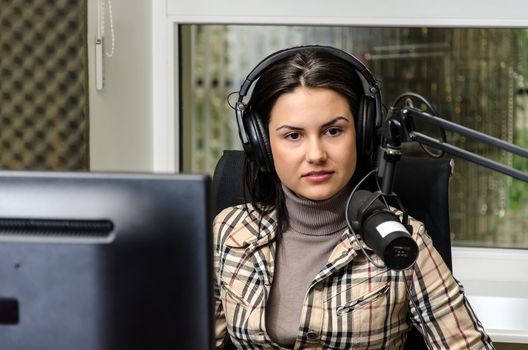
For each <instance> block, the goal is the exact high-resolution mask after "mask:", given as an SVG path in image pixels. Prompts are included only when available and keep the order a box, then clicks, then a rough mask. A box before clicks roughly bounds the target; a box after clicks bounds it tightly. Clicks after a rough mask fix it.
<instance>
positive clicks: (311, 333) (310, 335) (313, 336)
mask: <svg viewBox="0 0 528 350" xmlns="http://www.w3.org/2000/svg"><path fill="white" fill-rule="evenodd" d="M306 336H307V337H308V339H310V340H315V339H317V333H316V332H315V331H308V333H306Z"/></svg>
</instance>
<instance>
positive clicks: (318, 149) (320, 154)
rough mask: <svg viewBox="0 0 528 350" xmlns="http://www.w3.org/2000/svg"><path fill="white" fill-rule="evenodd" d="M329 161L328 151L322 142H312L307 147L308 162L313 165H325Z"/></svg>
mask: <svg viewBox="0 0 528 350" xmlns="http://www.w3.org/2000/svg"><path fill="white" fill-rule="evenodd" d="M326 159H327V154H326V150H325V149H324V145H323V144H322V143H321V141H320V140H310V141H309V142H308V143H307V147H306V161H307V162H309V163H312V164H321V163H324V162H325V161H326Z"/></svg>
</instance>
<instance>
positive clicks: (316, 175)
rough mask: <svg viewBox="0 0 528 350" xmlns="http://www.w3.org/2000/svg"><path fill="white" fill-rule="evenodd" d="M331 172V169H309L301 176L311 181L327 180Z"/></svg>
mask: <svg viewBox="0 0 528 350" xmlns="http://www.w3.org/2000/svg"><path fill="white" fill-rule="evenodd" d="M333 174H334V172H333V171H310V172H309V173H306V174H304V175H303V176H302V177H303V178H304V179H305V180H306V181H308V182H311V183H321V182H325V181H327V180H328V179H329V178H330V177H331V176H332V175H333Z"/></svg>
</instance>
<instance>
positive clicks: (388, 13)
mask: <svg viewBox="0 0 528 350" xmlns="http://www.w3.org/2000/svg"><path fill="white" fill-rule="evenodd" d="M152 10H153V11H152V16H153V17H152V20H153V21H152V22H153V38H152V40H153V47H152V52H153V95H152V97H153V118H154V152H153V155H154V170H155V171H162V172H175V171H178V170H179V169H180V168H179V164H180V163H181V161H180V153H181V149H180V142H179V133H180V127H179V126H180V99H179V95H180V93H179V88H180V83H179V75H178V74H179V73H178V69H177V67H178V66H179V64H180V61H179V56H178V54H179V52H178V50H179V46H180V42H179V32H178V31H179V28H178V27H179V25H180V24H253V25H269V24H276V25H332V26H334V25H336V26H337V25H350V26H376V27H394V26H402V27H422V26H427V27H460V28H463V27H496V28H528V15H526V14H528V2H525V1H524V0H503V1H502V2H501V3H500V5H497V2H496V1H494V0H471V1H459V0H446V1H443V2H435V1H420V0H410V1H394V3H393V4H392V5H391V6H380V4H379V3H377V2H361V3H359V2H358V1H343V0H335V1H334V5H333V6H320V2H319V1H316V0H309V1H306V0H304V1H302V2H301V1H299V0H291V1H286V2H285V1H279V0H268V1H265V2H256V1H255V2H251V3H248V2H247V1H242V0H231V1H229V2H228V3H226V2H225V1H224V2H218V1H214V0H195V1H192V2H185V1H178V0H154V1H153V9H152ZM452 252H453V269H454V274H455V276H456V277H457V278H458V279H459V280H460V281H461V282H462V283H463V284H464V285H465V287H466V291H467V295H468V298H469V299H470V301H471V296H472V295H474V296H481V295H489V292H488V291H487V286H489V285H490V284H493V285H497V284H498V285H501V284H504V286H505V288H504V290H503V291H504V293H503V294H501V293H496V294H494V295H493V296H494V297H495V296H496V297H505V298H508V297H510V296H511V295H518V294H519V293H523V292H524V291H525V290H528V274H526V273H525V276H523V275H522V271H528V250H516V249H499V248H470V247H453V248H452ZM516 271H521V273H520V274H519V273H516ZM499 289H500V288H499ZM525 298H528V297H525ZM514 302H515V301H514ZM477 311H478V310H477ZM525 314H526V316H525V320H526V322H525V324H528V313H525ZM488 331H489V332H490V335H491V336H492V338H493V340H494V341H498V342H513V343H528V330H526V331H524V330H522V331H516V330H508V331H506V332H504V331H503V330H500V329H497V330H495V329H493V330H488Z"/></svg>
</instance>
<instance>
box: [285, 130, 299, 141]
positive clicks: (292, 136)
mask: <svg viewBox="0 0 528 350" xmlns="http://www.w3.org/2000/svg"><path fill="white" fill-rule="evenodd" d="M286 138H287V139H288V140H298V139H300V138H301V134H300V133H298V132H291V133H289V134H287V135H286Z"/></svg>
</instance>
